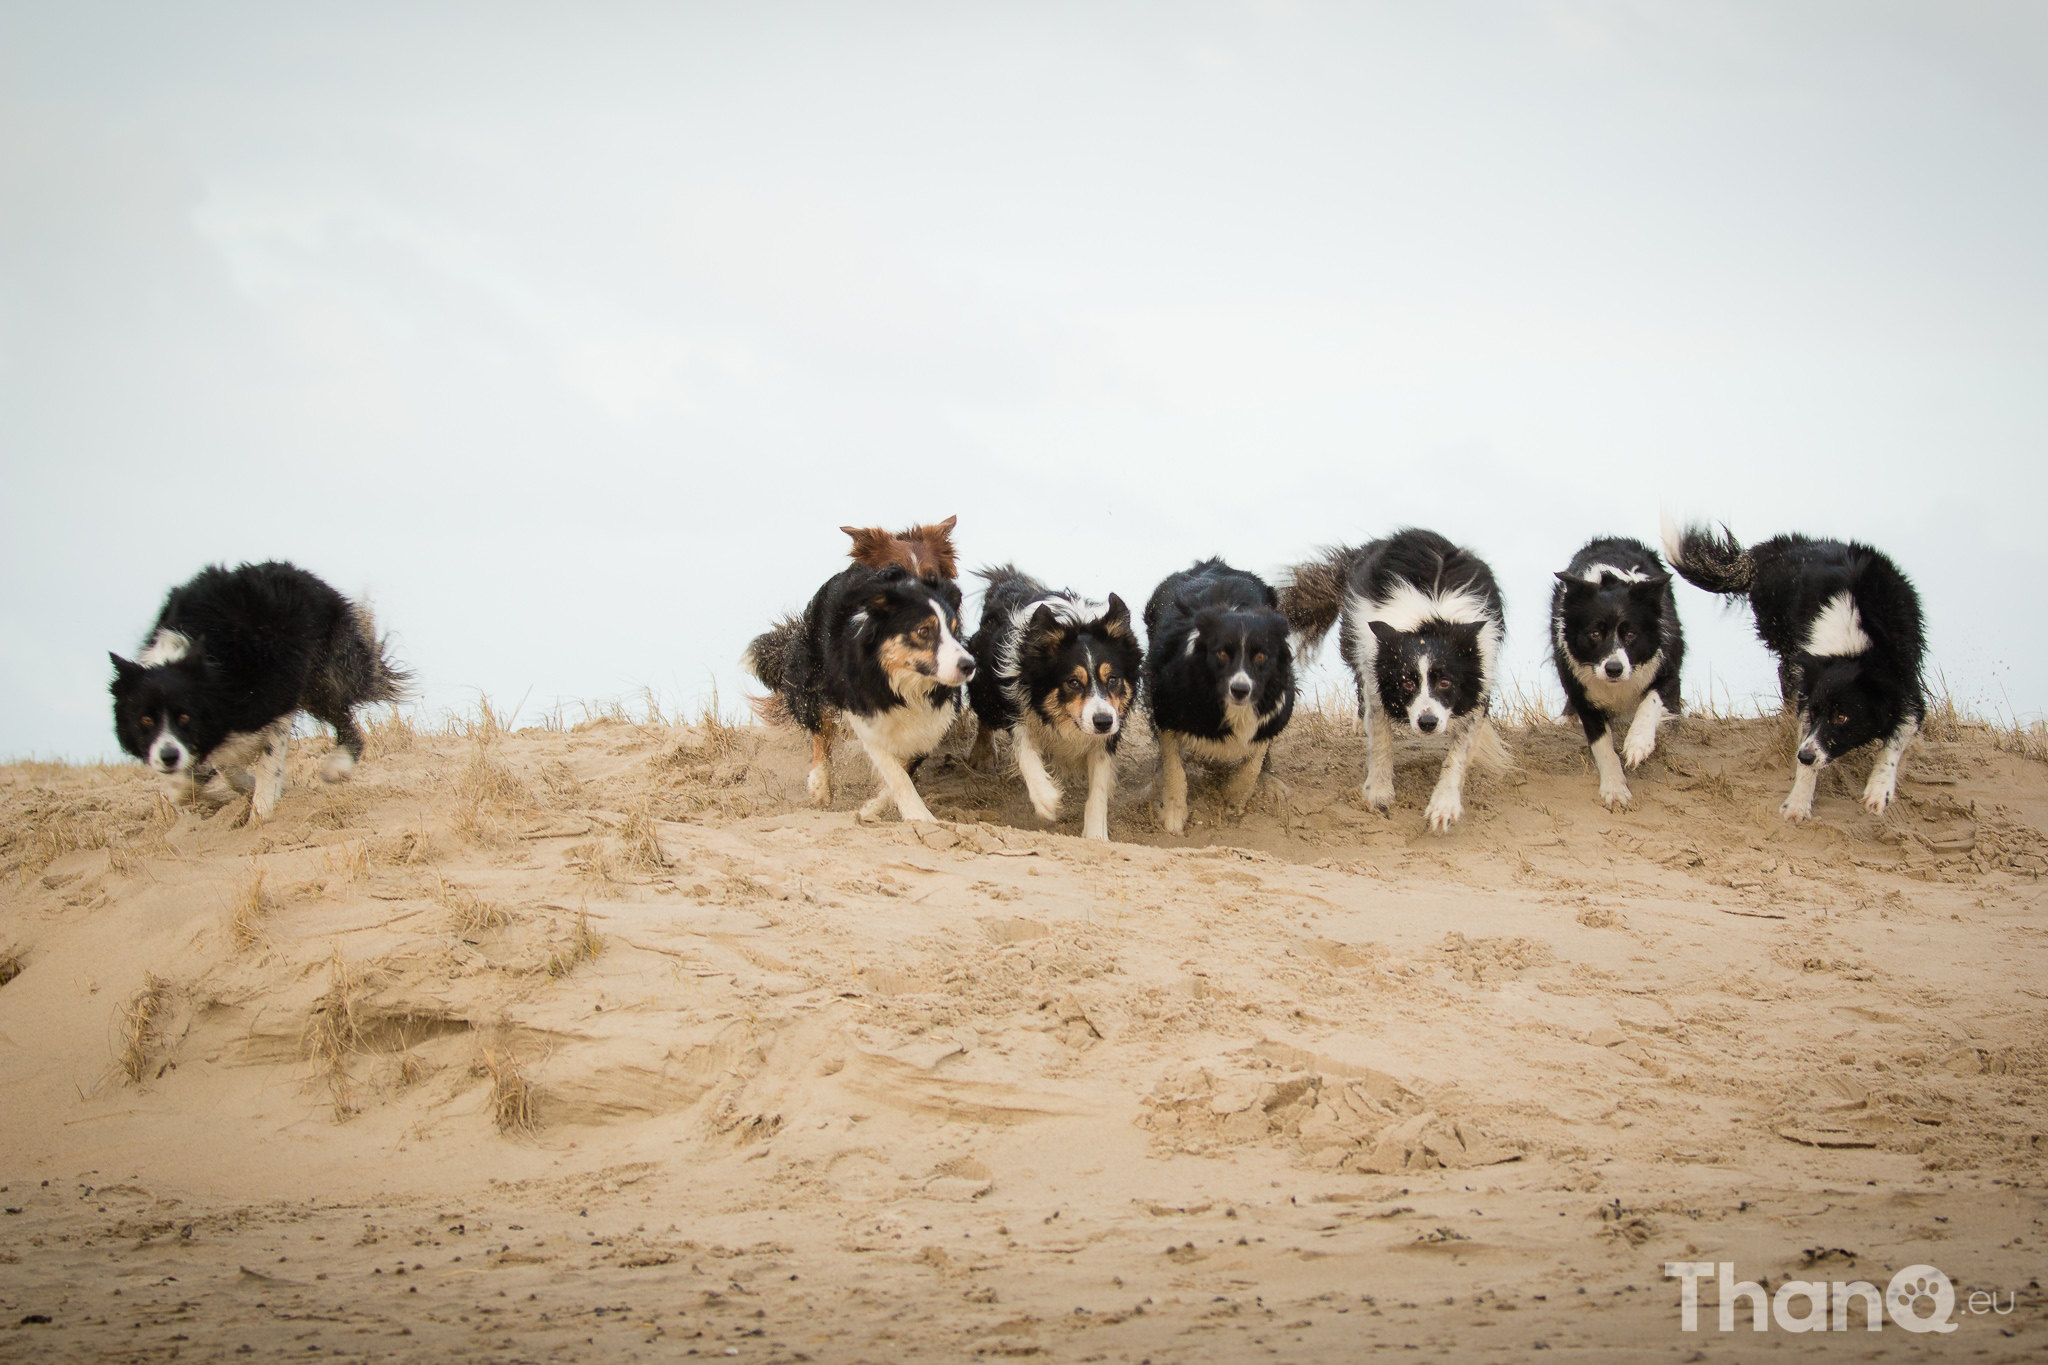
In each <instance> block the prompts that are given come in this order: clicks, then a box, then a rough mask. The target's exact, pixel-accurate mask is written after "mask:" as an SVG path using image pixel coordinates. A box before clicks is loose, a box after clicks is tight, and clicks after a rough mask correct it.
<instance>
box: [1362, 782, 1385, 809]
mask: <svg viewBox="0 0 2048 1365" xmlns="http://www.w3.org/2000/svg"><path fill="white" fill-rule="evenodd" d="M1359 795H1360V796H1362V797H1364V798H1365V804H1366V805H1368V806H1371V807H1372V808H1373V809H1374V810H1386V809H1387V808H1388V807H1389V806H1392V805H1393V804H1394V783H1393V779H1391V778H1389V779H1387V780H1386V781H1384V782H1372V781H1368V782H1367V783H1366V784H1365V785H1364V786H1363V787H1361V788H1360V789H1359Z"/></svg>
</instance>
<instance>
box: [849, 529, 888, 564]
mask: <svg viewBox="0 0 2048 1365" xmlns="http://www.w3.org/2000/svg"><path fill="white" fill-rule="evenodd" d="M839 529H840V530H842V531H844V532H846V534H847V535H849V536H851V537H853V548H852V549H850V550H848V551H847V552H846V555H847V558H849V559H851V560H852V561H853V562H854V563H856V564H865V565H867V566H868V567H869V568H874V569H879V568H881V567H882V565H884V564H886V563H888V561H889V553H888V552H889V541H890V535H889V533H888V532H887V531H884V530H883V529H882V528H881V527H879V526H842V527H840V528H839Z"/></svg>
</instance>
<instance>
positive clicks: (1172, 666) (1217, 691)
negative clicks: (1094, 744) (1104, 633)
mask: <svg viewBox="0 0 2048 1365" xmlns="http://www.w3.org/2000/svg"><path fill="white" fill-rule="evenodd" d="M1145 639H1146V641H1147V648H1146V652H1145V688H1144V691H1145V706H1146V711H1147V713H1148V714H1149V716H1150V717H1151V721H1152V733H1153V736H1154V737H1155V738H1156V739H1157V740H1158V741H1159V768H1160V778H1161V804H1160V823H1161V824H1162V825H1163V826H1164V827H1165V829H1166V831H1167V832H1168V833H1169V834H1179V833H1181V832H1182V831H1183V830H1184V829H1186V828H1187V819H1188V779H1187V769H1186V767H1185V765H1184V763H1183V758H1184V756H1185V755H1188V754H1192V755H1193V756H1195V757H1197V758H1203V759H1208V760H1210V761H1212V762H1216V763H1228V764H1234V765H1236V771H1235V772H1234V773H1233V774H1232V776H1231V778H1230V782H1229V785H1228V786H1227V787H1226V788H1225V792H1224V799H1225V803H1226V805H1227V807H1228V809H1229V811H1230V812H1231V813H1232V814H1237V813H1239V812H1241V811H1242V810H1243V809H1244V807H1245V804H1246V802H1247V801H1249V800H1250V799H1251V795H1252V792H1253V790H1254V788H1256V787H1257V786H1258V784H1259V781H1260V778H1261V777H1262V776H1264V775H1265V774H1266V771H1267V769H1268V767H1269V766H1270V764H1271V746H1272V743H1273V741H1274V740H1275V739H1277V738H1278V737H1279V735H1280V732H1281V731H1282V730H1285V729H1286V728H1287V722H1288V720H1289V719H1290V718H1292V716H1293V715H1294V696H1295V687H1294V651H1293V650H1292V649H1290V648H1289V647H1288V642H1287V618H1286V617H1284V616H1282V615H1281V614H1280V598H1279V595H1278V594H1277V593H1275V592H1274V591H1273V589H1272V588H1271V587H1269V586H1268V585H1267V584H1266V581H1265V580H1264V579H1262V578H1260V577H1258V576H1257V575H1256V574H1249V573H1245V572H1244V571H1243V570H1240V569H1233V568H1231V567H1230V566H1229V565H1228V564H1225V563H1224V562H1223V561H1222V560H1220V559H1205V560H1202V561H1200V562H1199V563H1197V564H1195V565H1194V566H1193V567H1191V568H1187V569H1182V570H1181V571H1180V572H1179V573H1176V574H1173V575H1171V576H1170V577H1168V578H1167V579H1166V580H1165V581H1164V582H1162V583H1161V584H1160V585H1159V586H1158V587H1157V588H1156V589H1154V590H1153V593H1152V599H1151V601H1149V602H1147V603H1146V604H1145Z"/></svg>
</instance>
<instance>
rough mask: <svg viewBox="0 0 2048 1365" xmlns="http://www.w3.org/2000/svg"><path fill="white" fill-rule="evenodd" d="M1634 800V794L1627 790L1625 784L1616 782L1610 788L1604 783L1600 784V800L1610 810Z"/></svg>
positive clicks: (1626, 784)
mask: <svg viewBox="0 0 2048 1365" xmlns="http://www.w3.org/2000/svg"><path fill="white" fill-rule="evenodd" d="M1635 799H1636V794H1635V793H1634V792H1632V791H1630V790H1629V789H1628V783H1626V782H1617V783H1615V784H1614V785H1612V786H1609V785H1608V784H1607V783H1605V782H1603V783H1601V784H1600V800H1601V801H1602V802H1604V803H1605V804H1606V805H1607V806H1608V807H1610V808H1612V807H1615V806H1626V805H1627V804H1628V803H1629V802H1631V801H1633V800H1635Z"/></svg>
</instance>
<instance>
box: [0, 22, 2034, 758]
mask: <svg viewBox="0 0 2048 1365" xmlns="http://www.w3.org/2000/svg"><path fill="white" fill-rule="evenodd" d="M325 14H326V16H327V17H318V15H319V11H316V10H315V9H314V7H310V6H289V7H287V6H279V5H254V4H252V5H203V4H190V5H177V6H166V5H148V4H132V5H111V6H110V5H96V4H86V3H65V4H37V3H24V2H22V0H0V509H4V510H0V517H4V521H0V573H4V583H5V591H4V593H0V756H17V757H20V756H28V755H31V754H33V755H37V756H45V757H47V756H68V757H73V758H92V757H99V756H106V755H111V754H113V753H115V752H116V746H115V743H114V738H113V734H112V728H111V723H110V720H109V711H108V705H107V698H106V692H105V687H106V681H107V678H108V676H109V671H110V670H109V667H108V665H107V662H106V651H107V650H109V649H115V650H120V651H122V652H129V651H131V650H132V649H133V648H134V647H135V646H136V644H137V643H138V640H139V638H140V636H141V635H142V634H143V632H144V630H145V629H146V628H147V627H148V625H149V624H150V622H151V620H152V619H153V618H154V615H155V612H156V610H157V608H158V606H159V605H160V603H161V601H162V598H163V594H164V592H165V590H166V589H167V588H168V587H170V586H171V585H172V584H173V583H175V582H178V581H182V580H183V579H184V578H186V577H188V576H189V575H190V574H191V573H193V572H194V571H195V570H197V569H198V568H199V567H201V566H202V565H203V564H206V563H209V562H217V561H218V562H229V563H233V562H238V561H241V560H252V559H261V558H269V557H278V558H289V559H292V560H294V561H296V562H298V563H299V564H301V565H303V566H304V567H306V568H308V569H311V570H313V571H314V572H316V573H318V574H320V575H322V576H323V577H325V578H327V579H328V580H329V581H331V582H332V583H334V584H335V586H336V587H338V588H340V589H341V590H342V591H344V592H346V593H349V594H351V595H359V594H365V593H366V594H368V595H369V596H370V597H372V598H373V599H374V601H375V603H376V606H377V608H378V611H379V614H380V616H381V618H382V621H383V623H384V624H385V625H386V626H387V627H389V628H390V629H391V630H392V631H393V632H394V634H395V637H396V641H397V651H396V652H397V653H398V654H399V655H400V656H401V657H402V658H403V659H404V661H405V662H407V663H408V664H410V665H411V666H412V667H414V668H415V669H417V670H418V672H419V674H420V677H421V679H422V682H423V684H424V689H423V701H424V703H425V705H426V706H427V707H428V709H429V710H430V711H439V710H442V709H457V710H459V709H462V708H464V707H467V706H470V705H473V704H474V701H475V698H476V697H477V695H478V694H479V693H480V692H481V693H487V694H488V695H490V696H491V697H492V698H493V699H494V700H496V701H497V702H499V703H501V704H506V705H509V704H511V703H515V702H518V701H519V700H520V699H521V698H522V697H523V698H525V708H524V710H523V712H522V716H523V717H524V718H526V719H532V718H534V717H536V716H537V715H538V714H539V713H540V712H541V711H542V710H545V709H547V708H548V707H550V706H552V705H554V704H555V703H556V702H558V701H561V702H567V703H570V704H571V707H570V714H571V717H572V718H573V717H574V715H575V714H576V712H575V709H574V705H573V704H574V703H575V702H577V701H579V700H584V699H590V700H597V701H601V700H604V699H607V698H614V697H621V696H627V695H630V694H634V693H637V692H638V690H639V689H641V688H643V687H652V688H653V689H655V690H656V692H658V693H659V694H660V695H661V696H662V697H663V699H664V700H665V701H666V702H668V703H669V704H671V705H674V704H682V705H685V706H688V705H693V704H695V703H696V702H698V701H699V700H700V699H701V698H702V697H703V696H705V695H706V694H708V692H709V691H710V689H711V687H712V686H713V685H714V683H715V684H716V685H717V686H718V687H719V688H720V690H721V693H722V695H723V697H724V699H725V701H726V703H727V705H728V707H730V706H731V705H732V704H733V703H734V702H735V700H736V698H737V696H738V694H739V692H740V691H741V690H742V688H743V683H742V680H741V677H740V674H739V670H738V668H737V665H736V663H735V660H736V658H737V656H738V654H739V651H740V648H741V647H742V645H743V644H744V643H745V641H746V639H747V638H748V637H749V636H750V635H751V634H752V633H753V632H754V631H756V630H758V629H760V628H762V627H763V626H764V625H766V624H767V622H768V621H769V620H770V619H771V618H772V617H773V616H774V615H775V614H776V613H778V612H780V611H783V610H785V609H789V608H794V607H797V606H799V605H801V604H802V602H803V601H804V600H805V599H806V598H807V597H808V596H809V594H810V593H811V591H812V590H813V589H815V587H816V586H817V584H818V583H819V582H820V581H822V580H823V579H824V578H825V577H826V576H828V575H829V574H830V573H832V572H834V571H836V569H837V568H838V567H839V566H840V564H841V563H842V562H843V560H842V556H843V554H844V549H845V539H844V537H842V536H841V535H840V534H839V532H838V530H837V529H836V528H837V527H838V526H839V525H840V524H841V523H848V522H852V523H870V522H885V523H889V524H892V525H896V524H904V523H908V522H913V521H921V520H928V519H936V518H938V517H942V516H945V515H948V514H952V513H957V514H958V515H959V517H960V527H959V543H960V546H961V549H962V552H963V555H964V558H965V560H966V561H967V562H968V563H970V564H982V563H989V562H999V561H1003V560H1015V561H1016V562H1017V563H1018V564H1019V565H1020V566H1021V567H1023V568H1025V569H1026V570H1028V571H1030V572H1032V573H1034V574H1036V575H1038V576H1039V577H1041V578H1045V579H1048V580H1050V581H1053V582H1054V583H1056V584H1059V585H1067V586H1072V587H1074V588H1076V589H1078V590H1081V591H1084V592H1086V593H1089V594H1090V595H1097V596H1099V595H1102V594H1104V593H1107V592H1109V591H1112V590H1113V591H1116V592H1119V593H1121V594H1122V595H1123V596H1124V597H1125V598H1126V599H1127V600H1129V601H1130V602H1131V603H1132V605H1133V606H1134V607H1136V606H1139V605H1141V604H1142V602H1143V600H1144V598H1145V597H1146V595H1147V594H1148V593H1149V592H1150V591H1151V589H1152V586H1153V585H1154V584H1155V583H1156V582H1157V581H1158V580H1159V578H1160V577H1162V576H1163V575H1164V574H1166V573H1167V572H1169V571H1171V570H1173V569H1175V568H1178V567H1181V566H1184V565H1185V564H1186V563H1188V562H1189V561H1190V560H1191V559H1194V558H1196V557H1198V556H1203V555H1208V554H1223V555H1225V556H1227V557H1228V558H1230V559H1231V560H1232V561H1233V562H1235V563H1237V564H1239V565H1241V566H1243V567H1246V568H1251V569H1255V570H1259V571H1262V572H1272V571H1274V570H1277V569H1278V568H1279V567H1281V566H1283V565H1285V564H1287V563H1289V562H1292V561H1294V560H1296V559H1299V558H1301V557H1304V556H1305V555H1306V554H1308V553H1309V552H1311V551H1312V550H1313V549H1314V548H1315V547H1316V546H1318V545H1321V544H1325V543H1330V542H1336V541H1357V540H1362V539H1365V538H1368V537H1370V536H1373V535H1377V534H1381V533H1383V532H1385V531H1387V530H1389V529H1392V528H1393V527H1396V526H1399V525H1403V524H1421V525H1427V526H1431V527H1433V528H1435V529H1437V530H1440V531H1442V532H1444V533H1445V534H1447V535H1449V536H1451V537H1452V538H1454V539H1456V540H1458V541H1460V542H1462V543H1464V544H1467V545H1470V546H1472V547H1473V548H1474V549H1476V550H1477V551H1479V552H1480V553H1481V554H1482V555H1484V556H1485V557H1486V558H1488V559H1489V560H1490V561H1491V563H1492V564H1493V566H1494V568H1495V570H1496V572H1497V574H1498V575H1499V577H1500V579H1501V582H1502V585H1503V588H1504V590H1505V592H1506V594H1507V598H1508V603H1509V610H1510V621H1509V639H1508V645H1507V651H1506V655H1505V658H1506V661H1507V668H1508V671H1509V672H1510V673H1511V674H1513V675H1515V676H1517V677H1519V678H1520V679H1522V680H1523V681H1524V682H1525V683H1531V684H1533V683H1536V682H1538V681H1545V682H1547V685H1548V688H1549V690H1550V691H1551V692H1552V693H1553V694H1554V693H1555V692H1556V680H1555V677H1554V676H1551V675H1549V674H1548V666H1547V661H1546V658H1545V653H1546V649H1547V641H1546V622H1545V613H1546V611H1547V603H1548V599H1549V584H1550V581H1551V580H1550V574H1551V572H1552V571H1553V570H1555V569H1558V568H1561V567H1563V565H1564V564H1565V562H1566V560H1567V559H1568V558H1569V557H1570V555H1571V553H1572V551H1573V550H1574V549H1576V548H1577V547H1578V546H1579V545H1580V544H1581V543H1583V541H1584V540H1586V539H1587V538H1588V537H1589V536H1592V535H1594V534H1600V533H1620V534H1633V535H1637V536H1640V537H1642V538H1644V539H1646V540H1651V541H1654V540H1655V538H1656V533H1657V518H1658V508H1659V505H1660V503H1661V504H1666V505H1669V506H1671V507H1672V508H1673V509H1674V510H1675V511H1678V512H1680V513H1693V514H1699V515H1704V516H1711V517H1713V518H1716V519H1720V520H1725V521H1726V522H1727V523H1728V524H1729V525H1730V526H1731V527H1732V528H1733V529H1734V530H1735V532H1736V533H1737V534H1738V535H1739V536H1741V537H1742V538H1744V539H1745V540H1753V539H1761V538H1763V537H1764V536H1767V535H1770V534H1773V533H1775V532H1779V531H1785V530H1801V531H1806V532H1809V533H1814V534H1825V535H1836V536H1844V537H1847V536H1854V537H1857V538H1861V539H1866V540H1869V541H1872V542H1874V543H1876V544H1877V545H1879V546H1880V547H1882V548H1884V549H1886V550H1887V551H1888V552H1890V553H1891V554H1892V555H1893V556H1894V558H1896V559H1897V560H1898V561H1899V562H1900V564H1901V565H1902V566H1903V567H1905V568H1906V570H1907V571H1908V572H1909V573H1910V574H1912V575H1913V577H1914V578H1915V579H1916V580H1917V582H1918V583H1919V585H1920V588H1921V590H1922V594H1923V599H1924V601H1925V605H1926V609H1927V614H1928V618H1929V622H1930V626H1931V631H1930V633H1931V640H1932V647H1933V649H1932V659H1931V666H1930V671H1931V672H1932V671H1933V670H1934V669H1939V670H1940V672H1941V674H1942V675H1944V676H1945V677H1946V679H1947V682H1948V684H1949V686H1950V687H1951V688H1952V689H1953V690H1954V692H1955V693H1956V694H1957V696H1958V697H1959V698H1961V699H1963V700H1964V701H1966V702H1970V703H1973V704H1975V705H1977V706H1979V707H1980V708H1982V709H1986V710H1996V711H1998V712H2000V713H2001V714H2004V715H2008V716H2010V715H2014V714H2017V715H2019V716H2020V717H2023V718H2028V719H2031V718H2034V717H2038V716H2040V715H2041V714H2042V712H2043V710H2044V708H2048V644H2044V639H2043V632H2042V625H2041V623H2042V620H2043V607H2044V599H2048V594H2044V592H2043V589H2042V583H2043V581H2044V574H2048V553H2044V549H2043V545H2042V538H2041V536H2040V533H2039V530H2038V528H2039V525H2040V522H2041V517H2042V512H2043V508H2044V505H2048V502H2044V494H2048V486H2044V485H2048V458H2044V457H2048V250H2044V248H2043V246H2042V244H2043V243H2044V242H2048V6H2041V5H2038V4H2030V3H2020V4H1968V3H1953V2H1944V3H1932V2H1930V3H1925V4H1917V5H1901V4H1884V3H1871V2H1870V0H1853V2H1845V3H1834V4H1826V3H1811V4H1784V3H1754V4H1713V3H1688V4H1641V3H1636V4H1627V3H1567V2H1564V0H1559V2H1558V3H1527V4H1510V3H1497V4H1469V5H1468V4H1439V3H1431V4H1407V5H1386V6H1377V5H1364V4H1343V5H1327V6H1325V5H1309V4H1279V3H1257V4H1218V5H1188V4H1162V5H1140V4H1128V5H1108V6H1105V5H1068V6H1060V5H1050V4H1028V5H1027V4H1018V5H1009V6H1004V5H960V4H930V5H892V4H865V5H844V4H842V5H786V4H761V5H746V6H731V5H718V6H713V5H704V6H688V5H659V4H644V5H615V4H597V3H584V4H578V5H574V6H567V5H564V6H555V7H540V6H530V5H511V4H487V5H486V4H479V5H473V6H452V5H443V6H427V5H418V4H392V5H378V4H364V3H351V4H347V5H340V4H335V5H330V6H327V7H325ZM1680 608H1681V611H1682V613H1683V615H1684V619H1685V623H1686V626H1687V631H1688V638H1689V656H1688V667H1687V678H1686V687H1687V692H1688V694H1689V695H1700V694H1703V693H1704V692H1705V691H1706V690H1707V689H1708V687H1709V685H1710V680H1711V685H1712V687H1713V690H1714V691H1715V693H1716V694H1717V696H1728V697H1732V698H1734V699H1735V700H1737V701H1738V702H1742V701H1746V700H1747V699H1748V698H1750V697H1751V696H1753V695H1756V694H1760V693H1761V694H1768V693H1770V692H1771V691H1772V690H1773V689H1774V686H1775V683H1774V673H1773V669H1772V666H1771V663H1770V661H1769V659H1768V657H1767V656H1766V655H1765V654H1764V652H1763V649H1762V647H1761V645H1759V644H1758V643H1757V642H1756V640H1755V638H1754V636H1753V634H1752V633H1751V631H1750V627H1749V623H1748V620H1747V615H1746V613H1741V614H1734V615H1730V614H1728V613H1725V612H1723V611H1722V609H1721V608H1720V607H1719V605H1718V604H1717V603H1716V602H1714V601H1712V600H1711V599H1708V598H1707V597H1705V596H1704V595H1703V594H1701V593H1698V592H1696V591H1695V590H1693V589H1691V588H1689V587H1681V588H1680ZM970 615H972V611H971V610H970ZM1333 656H1334V651H1328V652H1326V655H1325V659H1326V662H1333V661H1334V660H1333Z"/></svg>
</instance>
